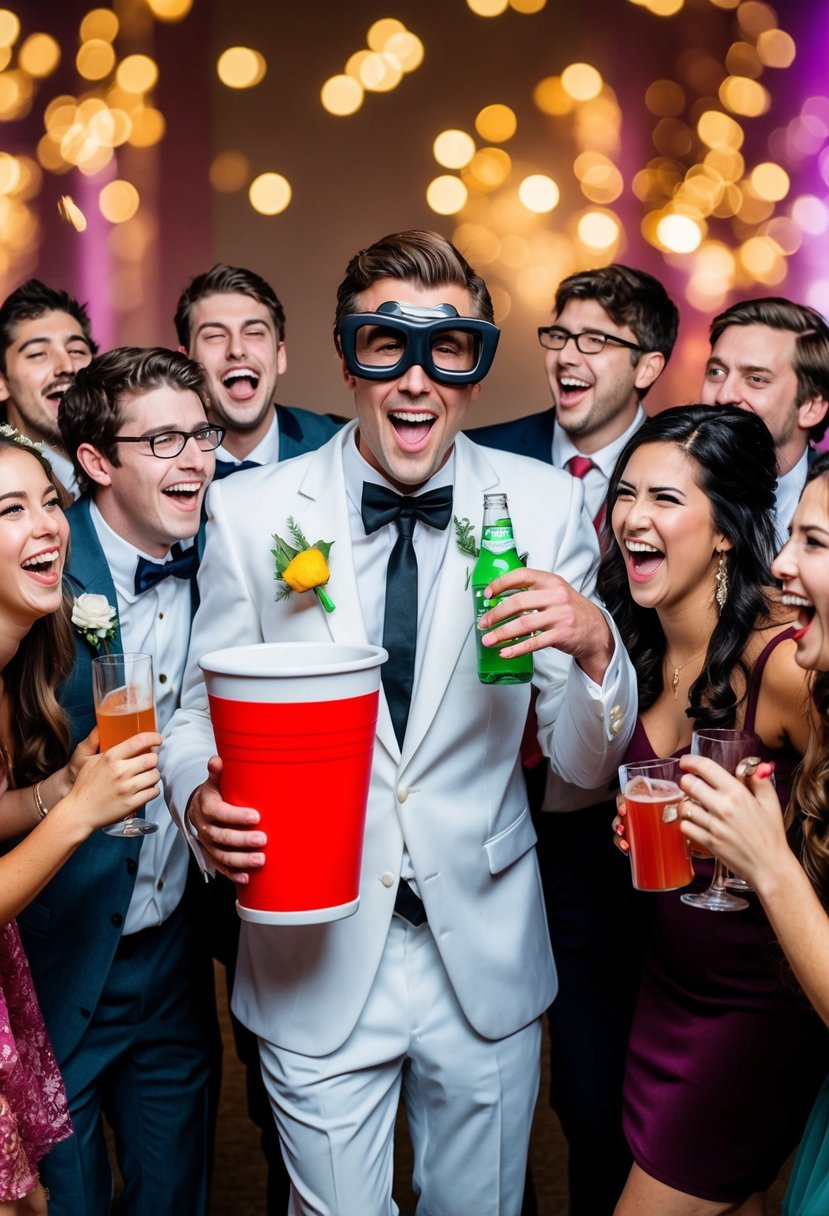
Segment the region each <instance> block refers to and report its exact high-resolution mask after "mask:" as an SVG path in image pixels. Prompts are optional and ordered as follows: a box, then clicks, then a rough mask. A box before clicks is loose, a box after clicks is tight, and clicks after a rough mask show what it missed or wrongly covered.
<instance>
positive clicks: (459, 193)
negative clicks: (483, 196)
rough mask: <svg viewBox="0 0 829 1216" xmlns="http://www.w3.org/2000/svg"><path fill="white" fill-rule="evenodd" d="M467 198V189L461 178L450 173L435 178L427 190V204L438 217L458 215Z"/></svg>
mask: <svg viewBox="0 0 829 1216" xmlns="http://www.w3.org/2000/svg"><path fill="white" fill-rule="evenodd" d="M467 197H468V191H467V188H466V186H465V185H464V184H463V182H462V181H461V180H460V178H459V177H452V175H451V174H448V173H447V174H442V175H441V176H440V177H435V178H433V179H432V181H430V182H429V185H428V186H427V188H426V202H427V203H428V204H429V206H430V207H431V209H432V211H434V212H436V213H437V214H438V215H456V214H457V213H458V211H460V210H461V209H462V208H463V206H464V203H465V202H466V200H467Z"/></svg>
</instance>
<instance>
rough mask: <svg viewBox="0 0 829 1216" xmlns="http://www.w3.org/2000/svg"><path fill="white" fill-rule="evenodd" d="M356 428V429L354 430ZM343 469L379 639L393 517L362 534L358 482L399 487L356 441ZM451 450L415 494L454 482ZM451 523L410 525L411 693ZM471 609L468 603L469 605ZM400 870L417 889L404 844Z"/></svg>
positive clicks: (357, 556) (361, 588)
mask: <svg viewBox="0 0 829 1216" xmlns="http://www.w3.org/2000/svg"><path fill="white" fill-rule="evenodd" d="M355 434H356V432H355ZM343 472H344V475H345V489H346V494H347V496H348V527H349V531H350V533H351V545H352V552H353V559H354V573H355V574H356V576H357V589H358V594H359V596H360V609H361V611H362V615H363V623H364V624H365V629H366V637H367V639H368V641H369V642H370V643H371V645H372V646H382V644H383V618H384V616H385V603H386V569H387V567H388V564H389V557H390V556H391V551H392V549H393V548H394V546H395V543H396V541H397V538H398V536H399V532H398V530H397V525H396V524H395V523H394V522H392V523H390V524H387V525H386V526H385V527H382V528H378V530H377V531H376V532H372V533H371V535H370V536H367V535H366V530H365V527H364V525H363V516H362V512H361V509H360V504H361V502H362V496H363V482H364V481H370V482H373V483H374V484H375V485H378V486H385V487H386V489H388V490H393V491H394V493H396V494H397V493H399V492H400V491H399V490H396V489H395V487H394V486H393V485H391V484H390V483H389V482H388V481H387V480H386V478H385V477H384V476H383V474H382V473H378V471H377V470H376V469H375V468H373V467H372V466H371V465H370V464H369V463H368V461H367V460H366V459H365V458H364V457H363V456H361V455H360V452H359V451H358V449H357V444H356V442H352V443H346V445H345V448H344V449H343ZM454 480H455V453H454V451H453V452H452V453H451V454H450V456H449V459H448V460H447V462H446V464H445V465H443V467H442V468H441V469H439V470H438V471H437V473H435V475H434V476H433V477H431V478H430V479H429V481H427V482H426V483H425V485H422V486H420V488H419V489H418V490H417V491H416V493H417V494H425V493H427V491H429V490H436V489H438V488H439V487H440V486H451V485H454ZM451 532H452V524H451V523H450V524H449V526H448V527H447V528H444V529H442V530H441V529H440V528H430V527H429V525H428V524H424V523H422V522H421V521H420V520H418V521H417V522H416V524H415V529H414V537H413V543H414V549H415V556H416V557H417V637H418V645H417V649H416V651H415V670H414V684H413V686H412V693H413V695H414V689H415V688H416V687H417V682H418V679H419V678H420V671H421V668H422V666H423V645H422V644H421V643H422V639H424V638H428V636H429V631H430V630H431V628H432V620H433V618H434V615H435V608H436V604H437V597H436V596H435V595H433V594H432V591H433V588H434V587H435V585H436V583H437V578H438V574H439V573H440V569H441V566H442V565H443V562H444V559H445V557H446V550H447V547H448V545H449V538H450V533H451ZM470 611H471V609H470ZM400 875H401V877H402V878H405V879H406V881H407V882H408V883H409V885H410V886H411V887H412V889H413V890H415V891H417V883H416V882H415V880H414V869H413V868H412V863H411V860H410V858H409V854H408V851H407V850H405V849H404V852H403V862H402V865H401V868H400Z"/></svg>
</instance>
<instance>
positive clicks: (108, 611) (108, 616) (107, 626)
mask: <svg viewBox="0 0 829 1216" xmlns="http://www.w3.org/2000/svg"><path fill="white" fill-rule="evenodd" d="M117 617H118V614H117V612H116V610H115V609H114V608H113V606H112V604H110V602H109V600H108V599H107V597H106V596H105V595H93V594H91V593H90V592H85V593H84V594H83V595H76V596H75V599H74V600H73V602H72V624H73V625H74V626H75V628H76V629H77V631H78V633H79V634H80V635H81V637H82V638H85V639H86V641H87V642H89V645H90V646H92V648H93V649H94V650H100V649H101V647H102V646H103V648H104V652H105V653H108V651H107V642H114V641H115V630H116V628H117V624H118V619H117Z"/></svg>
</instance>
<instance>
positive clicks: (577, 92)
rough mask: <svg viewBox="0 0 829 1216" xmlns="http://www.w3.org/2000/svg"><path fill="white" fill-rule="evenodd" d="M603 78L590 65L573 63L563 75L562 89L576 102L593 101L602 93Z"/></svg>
mask: <svg viewBox="0 0 829 1216" xmlns="http://www.w3.org/2000/svg"><path fill="white" fill-rule="evenodd" d="M602 84H603V81H602V76H601V73H600V72H599V71H598V69H597V68H594V67H593V65H592V64H589V63H571V64H570V65H569V66H568V67H566V68H565V69H564V71H563V72H562V73H561V87H562V88H563V89H564V91H565V93H568V94H569V95H570V97H572V98H573V99H574V101H591V100H592V99H593V98H594V97H598V96H599V94H600V93H601V91H602Z"/></svg>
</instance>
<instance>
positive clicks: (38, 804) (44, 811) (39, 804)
mask: <svg viewBox="0 0 829 1216" xmlns="http://www.w3.org/2000/svg"><path fill="white" fill-rule="evenodd" d="M42 785H43V782H42V781H38V783H37V785H36V786H35V787H34V788H33V790H32V794H33V795H34V800H35V810H36V811H37V813H38V815H39V816H40V818H41V819H45V818H46V816H47V815H48V814H49V808H48V806H46V804H45V802H44V801H43V799H42V798H41V796H40V787H41V786H42Z"/></svg>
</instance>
